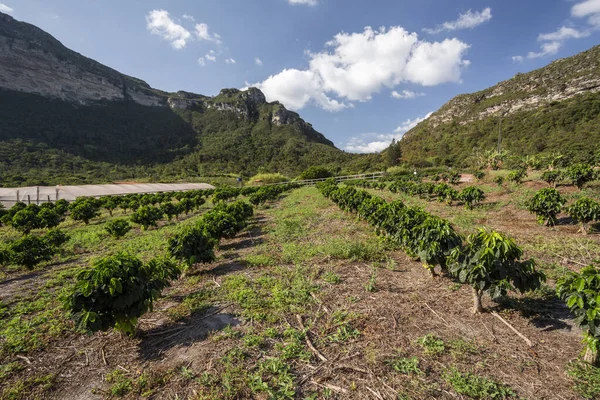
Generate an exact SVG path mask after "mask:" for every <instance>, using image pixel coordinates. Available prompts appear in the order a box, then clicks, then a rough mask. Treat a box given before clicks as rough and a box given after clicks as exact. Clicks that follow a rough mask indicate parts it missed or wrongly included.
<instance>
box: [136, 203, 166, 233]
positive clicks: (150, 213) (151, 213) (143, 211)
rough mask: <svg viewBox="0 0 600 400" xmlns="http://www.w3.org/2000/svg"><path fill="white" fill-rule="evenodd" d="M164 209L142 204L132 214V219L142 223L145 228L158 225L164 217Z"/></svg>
mask: <svg viewBox="0 0 600 400" xmlns="http://www.w3.org/2000/svg"><path fill="white" fill-rule="evenodd" d="M162 216H163V213H162V211H161V210H160V209H159V208H157V207H154V206H141V207H140V208H138V209H137V211H136V212H134V213H133V215H132V216H131V221H132V222H134V223H136V224H140V225H142V229H143V230H147V229H148V228H149V227H150V226H157V222H158V221H160V219H161V218H162Z"/></svg>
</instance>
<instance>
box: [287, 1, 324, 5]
mask: <svg viewBox="0 0 600 400" xmlns="http://www.w3.org/2000/svg"><path fill="white" fill-rule="evenodd" d="M288 3H290V4H304V5H307V6H316V5H317V4H318V3H319V0H288Z"/></svg>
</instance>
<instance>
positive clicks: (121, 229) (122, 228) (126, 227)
mask: <svg viewBox="0 0 600 400" xmlns="http://www.w3.org/2000/svg"><path fill="white" fill-rule="evenodd" d="M104 230H105V231H106V232H107V233H108V234H109V235H110V236H112V237H114V238H115V239H120V238H122V237H123V236H125V235H126V234H127V232H129V231H130V230H131V225H130V224H129V222H127V220H126V219H123V218H117V219H113V220H111V221H108V222H107V223H106V224H104Z"/></svg>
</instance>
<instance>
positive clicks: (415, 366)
mask: <svg viewBox="0 0 600 400" xmlns="http://www.w3.org/2000/svg"><path fill="white" fill-rule="evenodd" d="M387 363H388V365H389V366H390V367H391V368H392V369H393V370H394V371H396V372H400V373H401V374H405V375H410V374H416V375H421V374H423V371H421V369H420V368H419V359H418V358H417V357H410V358H396V359H393V360H388V362H387Z"/></svg>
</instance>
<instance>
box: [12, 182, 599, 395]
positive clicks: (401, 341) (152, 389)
mask: <svg viewBox="0 0 600 400" xmlns="http://www.w3.org/2000/svg"><path fill="white" fill-rule="evenodd" d="M467 185H471V183H469V184H466V183H462V184H459V185H457V186H455V187H456V188H457V189H458V190H461V189H462V188H464V187H466V186H467ZM473 185H475V186H477V187H479V188H480V189H482V190H483V191H484V193H485V196H486V199H485V200H483V201H482V202H481V203H480V204H477V205H475V206H474V207H473V208H472V209H466V208H465V207H463V206H462V205H459V204H456V203H455V204H453V205H447V204H446V203H445V202H437V201H428V200H426V199H422V198H419V197H418V196H412V195H408V194H404V193H393V192H391V191H389V190H388V189H387V188H386V189H384V190H375V189H368V192H369V193H372V194H374V195H376V196H379V197H382V198H383V199H385V200H386V201H388V202H389V201H395V200H402V202H403V203H405V204H406V206H421V207H423V208H424V209H425V210H426V211H428V212H429V213H431V214H433V215H435V216H439V217H442V218H445V219H447V220H448V221H449V222H450V223H451V224H452V225H453V226H454V228H455V229H456V230H457V231H458V232H459V233H461V234H464V235H467V234H470V233H473V232H475V231H476V229H477V228H480V227H488V228H490V229H495V230H498V231H501V232H504V233H506V234H507V235H509V236H510V237H512V238H514V239H515V241H516V243H517V244H518V245H519V246H521V247H522V248H523V250H524V254H523V258H524V259H527V258H533V259H535V260H536V263H537V268H538V269H539V270H541V271H543V272H544V273H545V274H546V276H547V280H546V282H545V283H543V284H542V285H541V287H540V288H539V289H537V290H536V291H534V292H528V293H525V294H516V293H514V292H509V294H508V296H503V297H501V298H499V299H498V300H497V301H491V300H490V299H489V298H488V297H486V296H484V297H483V306H484V307H485V308H486V312H483V313H480V314H473V313H472V312H471V307H472V305H473V297H472V293H471V288H470V287H469V285H462V284H460V283H459V282H458V281H457V280H455V279H453V278H450V277H448V276H446V275H442V276H439V277H435V278H432V277H431V276H430V274H429V273H428V272H427V270H426V269H425V268H423V265H422V262H420V261H415V258H411V257H409V256H408V255H407V254H406V253H405V252H404V251H403V250H401V249H400V248H399V247H398V246H397V245H395V244H393V243H392V242H390V241H386V240H382V238H381V236H378V235H377V233H376V232H375V229H374V228H373V227H372V226H371V225H369V224H368V223H367V222H366V221H365V220H363V219H359V218H358V217H357V215H356V214H354V213H350V212H346V211H343V210H342V209H341V208H340V207H338V205H336V204H335V203H334V202H333V201H332V200H330V199H328V198H326V197H325V196H324V195H323V194H322V193H320V191H319V190H318V189H317V188H314V187H304V188H299V189H295V190H292V191H288V192H286V193H283V194H282V195H281V196H280V197H279V199H278V200H276V201H272V202H267V203H266V204H263V205H259V206H258V207H255V209H254V216H253V217H252V218H251V219H250V220H249V221H250V222H249V225H248V226H247V227H246V228H245V229H244V230H243V231H241V232H240V233H238V234H237V235H236V236H235V237H233V238H223V239H221V241H220V243H219V245H218V247H217V250H216V260H215V261H213V262H209V263H205V264H196V265H194V266H192V267H190V268H189V269H188V270H187V271H186V272H185V274H184V275H183V276H182V277H181V278H179V279H177V280H173V281H172V282H171V286H170V287H168V288H166V289H164V290H163V292H162V297H161V298H159V299H158V300H156V301H155V303H154V309H153V311H151V312H148V313H146V314H144V315H143V316H142V317H141V318H140V319H139V323H138V326H137V332H136V334H135V335H131V336H130V335H126V334H123V333H119V332H117V331H115V330H109V331H107V332H97V333H93V334H90V333H86V332H84V331H83V330H82V329H81V328H78V327H76V326H75V324H74V322H73V321H72V320H71V319H70V318H69V316H68V314H67V313H66V311H65V310H64V308H63V305H62V301H61V297H62V296H64V295H66V294H68V293H70V291H71V287H72V285H73V284H74V282H75V277H76V275H77V274H78V272H79V271H80V270H82V269H86V268H88V266H89V265H90V262H93V260H97V259H99V258H100V257H106V256H111V255H115V254H118V253H120V252H127V253H130V254H133V255H135V256H137V257H139V258H140V259H141V260H142V261H144V262H147V261H150V260H151V259H153V258H155V257H157V256H161V255H165V254H166V253H167V251H168V248H167V247H168V239H169V238H171V237H173V236H174V235H175V234H176V232H178V231H179V230H180V229H182V227H185V226H189V227H191V226H193V225H194V224H196V223H197V222H198V221H199V220H200V219H201V218H202V217H203V215H206V213H207V212H209V211H210V210H211V209H213V208H214V204H212V202H211V201H210V200H208V201H207V202H206V203H204V204H202V205H201V206H199V207H198V208H196V209H195V210H194V211H192V212H190V213H189V214H187V215H183V214H182V215H181V216H180V217H179V220H171V221H167V220H166V219H165V220H161V221H160V222H159V223H158V226H156V227H150V228H149V229H146V230H142V229H141V228H140V227H138V226H134V227H133V229H131V230H130V231H129V232H128V233H127V234H126V235H125V236H124V237H123V238H121V239H115V238H113V237H111V236H110V235H109V234H108V233H106V232H105V224H106V222H107V221H111V220H114V219H118V218H123V217H124V216H125V217H126V218H128V217H129V216H130V215H131V214H130V213H127V214H123V211H121V210H115V211H114V212H113V215H112V216H111V215H109V213H108V212H106V211H103V212H102V213H101V215H100V216H99V217H97V218H95V219H93V220H91V221H90V223H89V224H84V223H83V222H77V221H73V220H72V219H71V218H66V220H65V221H63V222H62V223H61V224H60V225H59V228H60V229H62V230H63V231H65V232H66V233H67V234H68V235H69V236H70V238H69V240H68V241H67V242H66V243H65V244H64V245H63V246H62V247H61V249H60V251H59V252H57V254H55V255H54V257H53V258H52V259H51V260H50V261H47V262H43V263H41V264H40V265H38V266H37V267H36V268H35V269H33V270H32V271H26V270H24V269H22V268H17V267H15V266H13V265H11V266H9V267H5V268H3V269H1V270H0V399H28V398H44V399H46V398H47V399H67V398H68V399H107V398H131V399H134V398H157V399H159V398H160V399H163V398H164V399H175V398H178V399H188V398H190V399H243V398H256V399H287V398H289V399H293V398H298V399H431V398H436V399H461V398H464V399H467V398H475V399H476V398H480V399H488V398H515V399H518V398H527V399H580V398H598V397H600V371H599V370H598V369H595V368H592V367H587V366H585V365H584V364H583V363H581V362H580V361H577V360H578V357H579V355H580V353H581V351H582V348H583V345H582V337H583V333H582V331H581V330H580V329H579V328H578V327H576V326H575V324H574V321H573V316H572V315H571V314H570V312H569V309H568V308H567V306H566V305H565V303H564V301H563V300H560V299H558V298H557V296H556V292H555V289H554V286H555V281H556V280H557V279H558V278H560V277H562V276H563V275H564V274H565V272H567V271H569V270H573V271H579V270H581V268H582V267H583V266H586V265H589V264H591V263H592V262H593V261H594V260H599V259H600V235H598V234H589V235H583V234H582V233H581V232H579V226H577V225H576V224H574V222H573V221H571V220H570V219H569V218H568V217H567V216H566V215H563V214H559V216H558V224H557V225H556V226H554V227H547V226H543V225H539V224H538V223H537V222H536V216H535V215H532V214H530V213H529V212H528V211H527V208H526V200H527V199H529V198H531V197H532V196H533V195H534V193H535V192H536V191H537V190H538V189H541V188H542V187H545V186H547V185H546V184H545V183H541V182H539V181H526V182H524V183H523V184H522V185H520V186H516V185H512V184H510V185H509V184H504V185H503V186H501V187H499V186H498V185H496V184H495V183H493V182H492V177H489V176H488V177H486V178H485V179H484V180H483V181H477V182H475V183H473ZM558 190H559V191H560V192H561V193H562V194H563V195H564V196H565V197H566V198H567V200H568V201H569V202H573V201H575V200H576V199H577V198H580V197H583V196H587V197H590V198H595V199H599V198H600V196H599V194H600V187H598V186H597V185H595V184H590V185H588V187H586V188H585V189H584V190H582V191H579V190H577V189H576V188H574V187H570V186H560V187H558ZM241 199H242V200H245V199H246V198H245V197H241ZM18 237H20V233H19V232H17V231H16V230H15V229H13V228H11V227H7V226H4V227H0V241H3V242H9V241H12V240H16V239H17V238H18ZM502 320H504V321H502ZM528 341H529V343H528ZM530 344H531V345H530Z"/></svg>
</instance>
